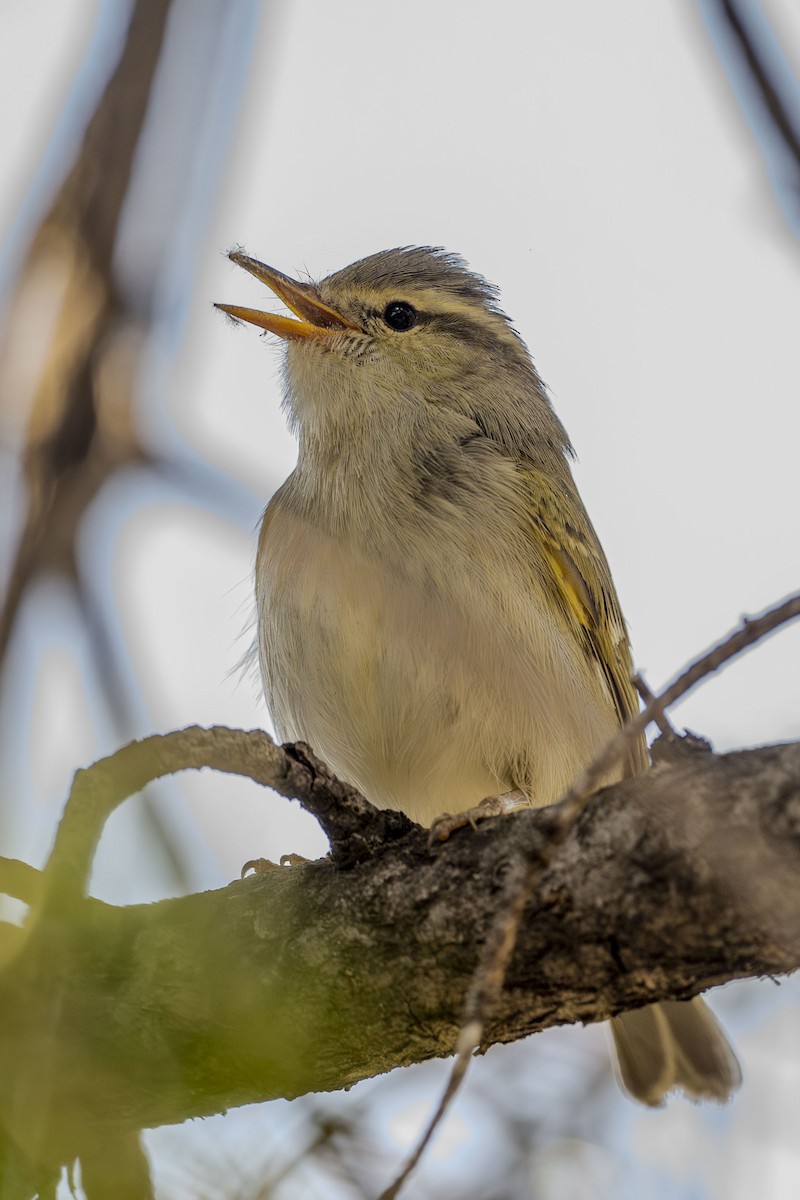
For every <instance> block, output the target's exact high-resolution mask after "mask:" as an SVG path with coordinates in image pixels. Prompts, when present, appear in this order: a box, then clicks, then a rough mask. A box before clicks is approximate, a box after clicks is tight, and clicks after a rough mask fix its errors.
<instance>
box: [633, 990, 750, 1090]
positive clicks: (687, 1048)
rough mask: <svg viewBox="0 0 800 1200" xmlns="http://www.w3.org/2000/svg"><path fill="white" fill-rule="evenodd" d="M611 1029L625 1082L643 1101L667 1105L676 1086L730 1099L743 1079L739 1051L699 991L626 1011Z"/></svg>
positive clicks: (677, 1088) (680, 1088)
mask: <svg viewBox="0 0 800 1200" xmlns="http://www.w3.org/2000/svg"><path fill="white" fill-rule="evenodd" d="M611 1032H612V1033H613V1035H614V1044H615V1045H616V1048H617V1059H618V1062H619V1074H620V1077H621V1080H622V1084H623V1086H624V1087H625V1089H626V1091H628V1092H630V1094H631V1095H632V1096H633V1097H634V1098H635V1099H636V1100H640V1101H641V1102H642V1103H643V1104H649V1105H652V1106H653V1107H656V1106H658V1105H661V1104H663V1103H664V1100H665V1099H666V1097H667V1095H668V1093H669V1092H672V1091H681V1092H684V1093H685V1094H686V1095H687V1096H688V1097H689V1098H690V1099H691V1100H717V1101H723V1100H728V1099H730V1097H731V1095H732V1094H733V1092H735V1091H736V1089H737V1088H738V1086H739V1084H740V1083H741V1082H742V1072H741V1068H740V1066H739V1062H738V1060H737V1058H736V1055H735V1054H734V1052H733V1050H732V1048H731V1045H730V1043H729V1042H728V1039H727V1038H726V1036H725V1034H724V1033H723V1031H722V1029H721V1027H720V1025H719V1024H718V1023H717V1019H716V1017H715V1016H714V1014H713V1013H712V1012H711V1009H710V1008H709V1007H708V1006H707V1005H706V1004H705V1003H704V1002H703V1001H702V1000H701V999H700V997H699V996H698V997H696V998H695V999H694V1000H688V1001H678V1000H665V1001H663V1002H662V1003H661V1004H648V1005H647V1007H646V1008H636V1009H633V1010H632V1011H631V1012H626V1013H622V1015H621V1016H619V1017H614V1019H613V1020H612V1022H611Z"/></svg>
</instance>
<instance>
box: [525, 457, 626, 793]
mask: <svg viewBox="0 0 800 1200" xmlns="http://www.w3.org/2000/svg"><path fill="white" fill-rule="evenodd" d="M522 473H523V476H524V478H525V480H526V482H527V484H528V497H529V499H530V511H531V513H532V517H533V530H532V534H533V537H534V538H535V539H536V543H537V547H538V549H539V551H540V554H541V557H543V558H544V561H545V563H546V564H547V566H548V567H549V571H550V575H551V582H552V587H553V599H554V601H555V603H556V606H557V608H558V609H559V611H560V612H561V615H562V617H563V619H564V620H565V621H566V623H567V624H568V625H569V626H571V627H572V629H573V630H574V631H575V632H576V633H577V634H578V636H579V637H580V639H581V641H582V643H583V646H584V649H585V652H586V655H587V658H588V659H589V661H590V662H591V663H592V664H593V666H594V668H595V669H596V670H597V671H598V672H599V673H600V676H601V678H602V679H603V681H604V683H605V686H606V689H607V691H608V693H609V696H610V698H611V701H612V703H613V704H614V707H615V709H616V712H617V716H618V718H619V722H620V724H623V723H624V722H625V721H627V720H628V719H629V718H630V717H631V716H633V715H634V714H635V713H636V712H638V710H639V702H638V697H637V694H636V689H635V688H634V686H633V683H632V681H631V674H632V670H633V665H632V661H631V651H630V644H629V642H628V634H627V630H626V628H625V621H624V618H623V616H622V610H621V608H620V604H619V600H618V599H617V593H616V589H615V587H614V582H613V580H612V578H611V571H610V570H609V566H608V563H607V561H606V557H605V554H604V553H603V550H602V547H601V546H600V543H599V541H598V539H597V535H596V534H595V532H594V529H593V528H592V525H591V523H590V521H589V518H588V516H587V515H586V511H585V509H584V508H583V505H582V503H581V500H580V497H579V496H578V494H577V492H576V491H575V490H574V487H573V486H571V482H572V481H571V480H570V481H569V484H567V483H566V482H563V483H562V484H561V486H559V481H556V482H553V481H552V480H551V479H550V478H548V476H546V475H544V474H542V473H541V472H540V471H537V470H536V469H535V468H534V467H533V466H529V465H528V464H526V465H525V466H524V467H523V468H522ZM647 765H648V758H647V747H646V743H645V740H644V738H643V737H642V738H640V739H639V740H637V741H636V742H633V743H632V744H631V750H630V754H629V757H628V764H627V766H628V773H629V774H637V773H638V772H640V771H643V770H645V769H646V768H647Z"/></svg>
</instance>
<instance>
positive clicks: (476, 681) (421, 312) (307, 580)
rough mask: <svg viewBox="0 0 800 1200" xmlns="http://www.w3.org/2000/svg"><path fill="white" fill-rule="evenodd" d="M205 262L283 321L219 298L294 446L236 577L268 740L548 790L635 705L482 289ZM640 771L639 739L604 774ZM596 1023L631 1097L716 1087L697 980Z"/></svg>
mask: <svg viewBox="0 0 800 1200" xmlns="http://www.w3.org/2000/svg"><path fill="white" fill-rule="evenodd" d="M229 257H230V259H231V260H232V261H233V262H234V263H235V264H237V265H238V266H239V267H241V268H243V269H244V270H245V271H247V272H248V273H249V274H251V275H253V276H254V277H255V278H256V279H258V280H259V281H260V282H262V283H263V284H265V285H266V286H267V287H268V288H269V289H270V290H271V291H272V292H273V293H274V295H275V296H277V297H278V299H279V300H280V301H282V303H283V304H284V305H285V306H286V308H287V309H288V310H289V312H290V313H291V314H292V315H291V316H287V315H282V314H277V313H269V312H263V311H261V310H258V309H253V308H246V307H242V306H239V305H230V304H218V305H217V307H218V308H220V309H221V310H222V311H223V312H225V313H227V314H228V315H229V316H230V317H233V318H235V319H236V320H238V321H244V322H248V323H250V324H252V325H255V326H256V327H258V328H260V329H262V330H266V331H267V332H269V333H271V334H273V335H276V336H277V337H278V338H279V339H281V341H282V343H283V344H284V347H285V358H284V366H283V407H284V410H285V413H286V416H287V419H288V422H289V425H290V428H291V429H292V430H293V432H294V433H295V435H296V437H297V442H298V460H297V465H296V467H295V469H294V470H293V471H292V473H291V474H290V475H289V477H288V478H287V479H286V481H285V482H284V483H283V484H282V485H281V486H280V487H279V488H278V490H277V491H276V492H275V494H274V495H273V497H272V499H271V500H270V502H269V504H268V505H267V508H266V510H265V513H264V516H263V520H262V522H261V527H260V532H259V538H258V550H257V557H256V571H255V581H256V610H257V628H258V656H259V661H260V667H261V675H262V679H263V685H264V693H265V697H266V701H267V706H268V708H269V711H270V714H271V717H272V719H273V723H274V725H275V728H276V730H277V732H278V734H279V736H280V737H281V738H282V739H283V740H285V741H287V742H290V741H303V742H306V743H308V744H309V745H310V746H311V747H312V748H313V750H314V751H315V753H317V754H319V755H320V756H321V757H322V758H323V759H324V760H325V762H326V763H327V764H328V766H329V767H330V768H331V769H332V770H333V771H334V772H335V773H336V775H337V776H338V777H339V778H341V779H342V780H343V781H345V782H347V783H349V784H351V785H353V786H354V787H355V788H357V789H358V790H359V791H360V792H362V793H363V795H365V796H366V798H367V799H368V800H370V801H371V802H372V803H373V804H374V805H376V806H378V807H380V808H392V809H398V810H400V811H402V812H404V813H406V814H407V816H409V817H410V818H411V819H413V820H414V821H416V822H418V823H420V824H422V825H425V826H429V827H430V826H432V825H435V822H436V821H437V819H438V818H440V816H441V814H442V813H445V812H455V813H461V812H464V811H469V810H473V809H475V808H479V807H480V805H481V803H482V802H484V801H485V800H486V798H490V797H500V798H503V797H505V798H511V799H512V801H514V802H519V800H520V799H521V800H522V802H524V803H525V804H528V805H531V806H543V805H549V804H553V803H555V802H556V801H557V800H558V799H559V797H560V796H561V795H562V794H563V792H564V791H565V790H566V788H567V787H568V786H569V784H570V783H571V782H572V781H573V780H574V779H575V778H576V776H578V774H579V773H580V772H581V771H582V770H583V768H585V767H586V766H587V765H588V764H589V762H590V761H591V760H592V758H593V757H594V756H595V755H596V754H597V752H598V751H599V749H601V748H602V747H603V746H604V744H605V743H606V742H607V741H608V740H609V739H610V738H611V737H612V736H613V735H614V734H615V733H616V732H618V731H619V729H620V727H621V726H622V725H623V724H624V723H625V722H626V721H627V720H628V719H629V718H630V717H631V716H632V714H634V713H635V712H636V711H638V698H637V693H636V690H635V687H634V685H633V683H632V658H631V649H630V642H629V637H628V632H627V627H626V624H625V621H624V619H623V616H622V611H621V608H620V603H619V600H618V598H617V593H616V589H615V586H614V582H613V579H612V576H611V571H610V568H609V565H608V562H607V560H606V557H605V554H604V552H603V550H602V547H601V545H600V542H599V539H598V537H597V534H596V533H595V530H594V528H593V526H592V524H591V521H590V519H589V516H588V514H587V512H586V509H585V508H584V505H583V502H582V500H581V498H580V496H579V494H578V490H577V487H576V485H575V482H574V479H573V475H572V470H571V465H570V463H571V460H572V458H573V456H574V452H573V449H572V446H571V443H570V440H569V438H568V436H567V433H566V431H565V429H564V426H563V425H562V423H561V421H560V420H559V418H558V416H557V415H556V412H555V410H554V408H553V405H552V403H551V400H550V396H549V393H548V391H547V389H546V387H545V385H544V383H543V382H542V379H541V378H540V376H539V373H538V371H537V369H536V367H535V365H534V362H533V359H532V357H531V355H530V353H529V351H528V349H527V347H526V345H525V342H524V341H523V339H522V337H521V336H520V334H519V333H518V332H517V330H516V329H515V327H514V326H513V324H512V323H511V321H510V319H509V318H508V317H507V316H506V315H505V313H504V312H503V310H502V308H501V306H500V300H499V293H498V291H497V289H496V288H495V287H494V286H493V285H491V284H490V283H489V282H487V280H486V279H485V278H484V277H483V276H481V275H479V274H477V273H475V272H474V271H473V270H471V269H470V267H469V266H468V265H467V263H466V262H465V261H464V260H463V259H462V258H460V257H459V256H458V255H455V254H452V253H449V252H447V251H445V250H444V249H442V248H441V247H430V246H405V247H400V248H397V249H393V250H386V251H380V252H378V253H376V254H372V255H369V256H368V257H366V258H362V259H360V260H359V261H357V262H354V263H352V264H351V265H350V266H347V267H345V268H344V269H342V270H340V271H337V272H335V273H334V274H332V275H329V276H328V277H327V278H324V279H322V280H321V281H320V282H316V283H315V282H310V281H308V282H307V281H299V280H296V279H293V278H291V277H290V276H288V275H285V274H283V273H282V272H280V271H278V270H276V269H275V268H273V267H270V266H267V265H266V264H264V263H262V262H260V261H259V260H257V259H254V258H251V257H250V256H249V255H247V254H245V253H244V252H243V251H242V250H240V249H236V250H233V251H231V253H230V255H229ZM648 765H649V759H648V752H647V746H646V742H645V741H644V738H643V737H641V738H639V739H638V740H636V741H633V742H632V743H631V744H630V749H629V752H628V755H627V760H626V762H625V763H624V765H623V766H622V767H621V768H619V769H615V770H614V771H613V772H612V773H610V774H609V776H608V777H607V778H606V779H604V780H603V781H602V784H603V785H605V784H611V783H614V782H617V781H618V780H619V779H620V778H622V777H624V776H630V775H635V774H639V773H641V772H643V771H645V770H647V768H648ZM510 806H513V805H510ZM612 1033H613V1040H614V1044H615V1047H616V1055H617V1061H618V1078H619V1079H620V1081H621V1083H622V1086H623V1088H624V1089H625V1090H626V1091H627V1092H628V1093H629V1094H630V1095H631V1096H632V1097H634V1098H635V1099H637V1100H639V1101H641V1102H642V1103H644V1104H646V1105H650V1106H659V1105H661V1104H663V1102H664V1100H665V1098H666V1096H667V1095H668V1094H669V1093H671V1092H673V1091H682V1092H683V1093H685V1094H686V1095H687V1096H688V1097H689V1098H691V1099H693V1100H696V1101H700V1100H707V1099H711V1100H717V1101H723V1100H726V1099H728V1098H729V1097H730V1095H731V1094H732V1093H733V1091H734V1090H735V1089H736V1087H738V1085H739V1083H740V1080H741V1072H740V1068H739V1064H738V1062H737V1059H736V1056H735V1054H734V1052H733V1050H732V1048H731V1046H730V1044H729V1042H728V1040H727V1038H726V1036H725V1034H724V1033H723V1031H722V1029H721V1027H720V1025H719V1024H718V1022H717V1020H716V1018H715V1017H714V1016H713V1014H712V1013H711V1010H710V1009H709V1008H708V1006H707V1005H706V1004H705V1003H704V1001H703V1000H702V999H700V998H699V997H696V998H694V999H692V1000H689V1001H669V1002H662V1003H659V1004H650V1005H647V1006H645V1007H643V1008H638V1009H635V1010H632V1011H630V1012H627V1013H623V1014H621V1015H620V1016H617V1017H614V1018H613V1019H612Z"/></svg>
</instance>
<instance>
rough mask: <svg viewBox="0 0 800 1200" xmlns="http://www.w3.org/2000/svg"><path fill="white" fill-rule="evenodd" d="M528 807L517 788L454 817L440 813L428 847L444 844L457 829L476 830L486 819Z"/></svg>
mask: <svg viewBox="0 0 800 1200" xmlns="http://www.w3.org/2000/svg"><path fill="white" fill-rule="evenodd" d="M529 805H530V800H529V799H528V797H527V796H526V795H525V793H524V792H523V791H520V789H519V788H514V790H513V791H511V792H501V794H500V795H499V796H487V797H486V799H485V800H481V802H480V804H477V805H476V806H475V807H474V808H468V809H467V810H466V812H462V813H455V814H454V815H451V814H450V813H442V815H441V816H440V817H437V818H436V820H435V821H434V822H433V824H432V825H431V830H430V833H429V834H428V845H429V846H430V847H433V846H435V845H436V844H437V843H438V842H446V841H447V839H448V838H449V837H450V834H451V833H455V831H456V830H457V829H463V828H464V827H465V826H466V825H471V826H472V828H473V829H477V828H478V822H479V821H485V820H486V819H487V817H500V816H503V815H504V814H505V813H510V812H516V811H517V810H518V809H520V808H528V806H529Z"/></svg>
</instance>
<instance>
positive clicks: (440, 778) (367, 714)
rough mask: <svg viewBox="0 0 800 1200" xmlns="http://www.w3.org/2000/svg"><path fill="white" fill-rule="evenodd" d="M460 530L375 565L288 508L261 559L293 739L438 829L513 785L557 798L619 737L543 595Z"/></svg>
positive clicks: (269, 660) (266, 634)
mask: <svg viewBox="0 0 800 1200" xmlns="http://www.w3.org/2000/svg"><path fill="white" fill-rule="evenodd" d="M273 505H275V502H274V501H273ZM390 519H391V514H387V520H390ZM450 523H451V525H452V519H451V522H450ZM449 532H450V533H451V534H452V529H451V530H450V531H449ZM461 534H463V536H461V535H459V536H455V537H454V536H450V537H448V538H447V539H445V538H444V537H442V538H439V539H436V538H435V537H433V536H432V537H430V538H428V539H426V540H427V550H426V551H422V550H420V549H419V548H417V551H416V552H415V553H414V554H412V555H406V556H405V557H404V558H401V557H394V558H393V557H392V556H390V555H388V556H384V555H381V556H376V555H375V553H374V552H369V551H368V550H367V549H366V548H364V547H363V546H356V545H353V544H352V542H349V541H347V540H345V539H343V538H335V537H333V536H330V535H327V534H324V533H322V532H321V531H320V529H319V527H318V526H317V525H316V524H314V523H312V522H310V521H308V520H306V519H304V518H302V517H299V516H297V515H294V514H292V513H291V512H290V511H288V509H287V508H286V507H284V506H282V505H280V504H277V505H275V507H274V509H271V511H270V515H269V527H268V530H267V531H266V536H265V537H264V538H263V539H262V544H261V547H260V550H259V557H258V563H257V571H256V593H257V602H258V620H259V649H260V661H261V668H262V673H263V678H264V686H265V692H266V696H267V702H268V705H269V708H270V711H271V713H272V716H273V719H274V721H275V724H276V726H277V729H278V732H279V734H280V736H281V737H283V738H284V739H286V740H289V741H293V740H304V741H307V742H308V743H309V744H310V745H311V746H312V748H313V749H314V751H315V752H316V753H317V754H319V755H320V756H321V757H322V758H323V759H324V760H325V761H326V762H327V763H328V764H329V765H330V766H331V768H332V769H333V770H334V771H335V772H336V773H337V774H338V775H339V776H340V777H341V778H343V779H345V780H347V781H348V782H350V783H352V784H354V785H355V786H356V787H357V788H359V790H361V791H362V792H363V793H364V794H365V795H366V796H367V797H368V799H370V800H371V801H372V802H373V803H374V804H376V805H378V806H380V807H390V808H397V809H401V810H402V811H404V812H406V813H407V814H408V815H409V816H411V817H412V818H413V819H415V820H417V821H420V822H421V823H423V824H429V823H430V822H431V821H432V820H433V819H434V817H436V816H437V815H439V814H440V813H442V812H445V811H450V812H459V811H462V810H464V809H465V808H467V807H469V806H471V805H474V804H477V803H478V802H479V801H480V800H481V799H483V797H484V796H487V795H491V794H494V793H497V792H498V791H505V790H508V789H509V788H512V787H521V788H523V790H526V791H527V792H528V794H529V795H530V796H531V799H532V802H533V803H536V804H547V803H551V802H553V801H554V800H555V799H557V798H558V795H559V794H560V793H561V791H562V790H563V789H564V788H565V787H566V786H567V785H568V783H569V782H570V781H571V780H572V778H573V777H574V776H575V774H576V773H577V772H578V771H579V770H580V769H581V767H582V766H584V765H585V763H586V762H587V761H588V760H589V758H590V757H591V756H592V753H593V752H594V751H595V750H596V748H597V747H598V746H599V745H601V744H602V743H603V742H604V741H605V740H606V738H607V737H608V736H610V735H611V733H612V732H613V730H614V727H615V717H614V714H613V709H612V708H611V706H610V704H609V701H608V698H607V697H606V696H605V695H604V694H603V692H602V690H601V687H600V685H599V683H598V681H597V679H596V677H595V676H594V675H593V673H592V671H591V670H590V669H589V668H588V667H587V664H586V663H585V661H584V660H583V658H582V655H581V653H580V651H579V648H578V647H576V645H575V644H574V643H573V642H572V641H571V639H570V638H568V637H567V636H566V634H565V631H564V630H563V629H562V628H561V627H560V625H559V624H558V622H557V620H556V619H555V618H554V617H552V616H550V614H549V611H548V607H547V604H546V602H545V600H544V596H543V595H542V594H541V593H540V592H539V591H538V590H537V589H536V587H535V584H534V585H533V586H532V585H531V582H530V580H527V581H523V580H521V579H520V577H519V576H520V573H519V568H518V565H517V567H516V568H515V567H514V565H513V564H512V563H511V562H510V561H507V557H506V555H505V552H504V550H503V548H502V547H499V546H492V545H491V544H486V543H485V541H481V540H480V539H479V547H476V545H475V544H473V545H471V546H470V545H468V544H467V542H468V541H469V539H470V538H472V539H473V543H474V538H475V531H474V528H473V529H471V530H470V528H469V527H468V526H467V525H465V526H464V528H463V530H462V531H461ZM478 549H479V553H478Z"/></svg>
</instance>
